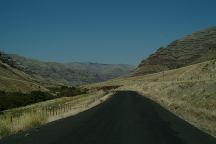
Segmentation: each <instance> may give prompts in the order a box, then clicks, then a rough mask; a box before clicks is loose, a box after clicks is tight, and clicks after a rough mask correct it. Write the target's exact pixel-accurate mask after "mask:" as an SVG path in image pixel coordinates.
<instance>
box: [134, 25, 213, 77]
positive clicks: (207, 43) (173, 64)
mask: <svg viewBox="0 0 216 144" xmlns="http://www.w3.org/2000/svg"><path fill="white" fill-rule="evenodd" d="M214 58H216V27H213V28H209V29H205V30H202V31H199V32H195V33H193V34H191V35H189V36H186V37H185V38H183V39H180V40H176V41H174V42H172V43H171V44H170V45H168V46H167V47H165V48H163V47H161V48H159V49H158V50H157V51H156V52H155V53H153V54H152V55H150V56H149V57H148V58H147V59H145V60H143V61H142V62H141V64H140V65H139V67H138V69H137V70H136V72H135V75H142V74H149V73H155V72H160V71H164V70H169V69H175V68H180V67H183V66H187V65H191V64H196V63H199V62H204V61H208V60H212V59H214Z"/></svg>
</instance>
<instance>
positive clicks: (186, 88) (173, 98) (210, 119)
mask: <svg viewBox="0 0 216 144" xmlns="http://www.w3.org/2000/svg"><path fill="white" fill-rule="evenodd" d="M117 83H118V84H119V85H122V86H121V87H120V88H118V89H119V90H134V91H137V92H139V93H141V94H142V95H144V96H145V97H148V98H150V99H152V100H154V101H155V102H157V103H159V104H160V105H162V106H163V107H165V108H166V109H168V110H170V111H171V112H173V113H174V114H176V115H177V116H179V117H181V118H182V119H184V120H186V121H188V122H189V123H191V124H192V125H194V126H196V127H197V128H199V129H201V130H203V131H205V132H207V133H209V134H211V135H212V136H215V137H216V60H211V61H207V62H203V63H199V64H194V65H191V66H187V67H183V68H179V69H174V70H169V71H164V72H159V73H154V74H148V75H143V76H134V77H129V78H124V79H122V78H119V79H114V80H111V81H107V82H103V83H98V84H92V85H88V86H86V88H94V87H96V88H98V87H104V86H114V85H116V84H117Z"/></svg>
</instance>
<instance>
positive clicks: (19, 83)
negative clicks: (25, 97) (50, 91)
mask: <svg viewBox="0 0 216 144" xmlns="http://www.w3.org/2000/svg"><path fill="white" fill-rule="evenodd" d="M0 90H1V91H10V92H11V91H14V92H17V91H20V92H24V93H26V92H30V91H39V90H40V91H47V89H46V88H44V87H43V86H41V85H40V84H39V82H37V81H36V80H35V79H34V78H33V77H31V76H30V75H28V74H25V73H24V72H22V71H19V70H17V69H15V68H12V67H11V66H9V65H7V64H5V63H3V62H2V61H1V60H0Z"/></svg>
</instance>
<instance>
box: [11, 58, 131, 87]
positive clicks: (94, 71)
mask: <svg viewBox="0 0 216 144" xmlns="http://www.w3.org/2000/svg"><path fill="white" fill-rule="evenodd" d="M10 57H11V58H12V61H15V62H16V63H15V64H14V65H15V67H16V68H18V69H20V70H22V71H24V72H26V73H28V74H30V75H34V76H40V78H41V79H43V80H45V81H50V82H52V83H59V84H66V85H80V84H87V83H93V82H100V81H105V80H108V79H112V78H116V77H119V76H124V75H127V74H128V73H129V72H130V71H131V70H133V69H134V67H133V66H130V65H114V64H98V63H68V64H62V63H55V62H42V61H38V60H33V59H30V58H25V57H21V56H17V55H10Z"/></svg>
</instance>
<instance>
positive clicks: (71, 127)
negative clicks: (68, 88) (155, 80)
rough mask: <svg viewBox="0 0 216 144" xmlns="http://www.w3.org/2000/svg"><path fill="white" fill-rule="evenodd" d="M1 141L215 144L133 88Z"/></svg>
mask: <svg viewBox="0 0 216 144" xmlns="http://www.w3.org/2000/svg"><path fill="white" fill-rule="evenodd" d="M0 143H1V144H2V143H3V144H216V139H214V138H212V137H211V136H209V135H207V134H205V133H203V132H201V131H199V130H198V129H196V128H194V127H193V126H191V125H190V124H188V123H186V122H185V121H183V120H181V119H179V118H177V117H176V116H174V115H173V114H171V113H170V112H168V111H166V110H165V109H163V108H162V107H160V106H159V105H157V104H155V103H154V102H152V101H150V100H148V99H146V98H144V97H143V96H140V95H138V94H137V93H136V92H132V91H122V92H118V93H117V94H115V95H114V96H113V98H111V99H109V100H108V101H106V102H104V103H103V104H100V105H98V106H96V107H95V108H92V109H90V110H88V111H86V112H83V113H80V114H78V115H76V116H74V117H69V118H66V119H62V120H59V121H56V122H52V123H50V124H47V125H45V126H42V127H40V128H38V129H32V130H29V131H27V132H23V133H19V134H17V135H14V136H11V137H7V138H5V139H3V141H0Z"/></svg>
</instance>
